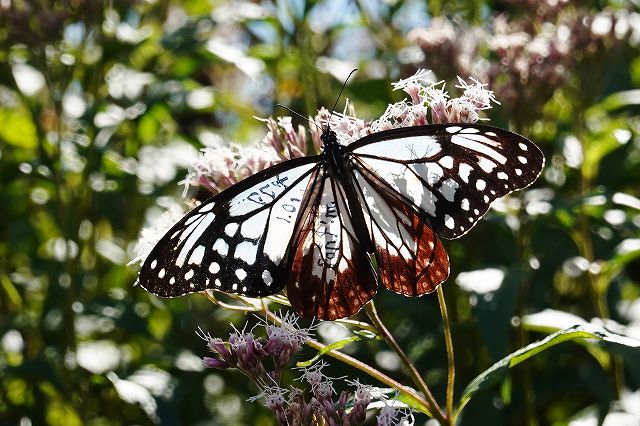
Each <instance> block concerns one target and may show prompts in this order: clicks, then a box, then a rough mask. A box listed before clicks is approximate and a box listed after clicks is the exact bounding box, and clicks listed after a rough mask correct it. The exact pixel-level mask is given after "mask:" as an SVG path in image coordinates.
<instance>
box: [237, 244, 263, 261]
mask: <svg viewBox="0 0 640 426" xmlns="http://www.w3.org/2000/svg"><path fill="white" fill-rule="evenodd" d="M257 255H258V246H255V245H253V244H252V243H250V242H249V241H243V242H241V243H240V244H238V245H237V246H236V250H235V251H234V253H233V257H235V258H236V259H242V260H244V261H245V263H247V264H248V265H253V264H254V263H255V262H256V257H257Z"/></svg>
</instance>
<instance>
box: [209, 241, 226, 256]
mask: <svg viewBox="0 0 640 426" xmlns="http://www.w3.org/2000/svg"><path fill="white" fill-rule="evenodd" d="M212 249H214V250H215V251H217V252H218V253H220V254H221V255H223V256H226V255H227V254H228V253H229V244H227V242H226V241H225V240H223V239H222V238H218V239H217V240H216V242H215V243H214V244H213V247H212Z"/></svg>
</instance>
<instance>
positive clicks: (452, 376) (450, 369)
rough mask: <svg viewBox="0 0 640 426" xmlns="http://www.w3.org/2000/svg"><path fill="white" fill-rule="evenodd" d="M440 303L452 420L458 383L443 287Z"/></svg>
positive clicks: (449, 416)
mask: <svg viewBox="0 0 640 426" xmlns="http://www.w3.org/2000/svg"><path fill="white" fill-rule="evenodd" d="M437 291H438V303H439V304H440V315H441V316H442V326H443V327H444V342H445V346H446V347H447V404H446V405H447V417H448V418H451V414H452V413H453V392H454V385H455V381H456V363H455V357H454V354H453V339H452V337H451V322H450V321H449V313H448V312H447V302H446V300H445V298H444V290H443V289H442V286H441V285H439V286H438V289H437Z"/></svg>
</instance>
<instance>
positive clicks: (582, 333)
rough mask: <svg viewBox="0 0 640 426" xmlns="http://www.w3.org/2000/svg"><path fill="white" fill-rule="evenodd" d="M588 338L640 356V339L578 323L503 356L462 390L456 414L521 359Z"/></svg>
mask: <svg viewBox="0 0 640 426" xmlns="http://www.w3.org/2000/svg"><path fill="white" fill-rule="evenodd" d="M585 338H594V339H599V340H602V341H606V342H610V343H614V344H617V345H622V346H625V347H628V348H633V350H634V351H635V352H637V355H638V356H640V341H639V340H635V339H631V338H628V337H624V336H620V335H617V334H613V333H611V332H609V331H607V330H605V329H603V328H601V327H596V326H593V325H591V324H582V325H576V326H573V327H570V328H567V329H564V330H561V331H558V332H556V333H553V334H551V335H549V336H547V337H546V338H544V339H542V340H539V341H537V342H534V343H531V344H530V345H527V346H525V347H524V348H522V349H519V350H517V351H516V352H514V353H512V354H510V355H508V356H506V357H504V358H502V359H501V360H500V361H498V362H496V363H495V364H493V365H492V366H491V367H490V368H489V369H487V370H485V371H484V372H482V373H481V374H480V375H479V376H477V377H476V378H475V379H473V380H472V381H471V383H469V384H468V385H467V387H466V388H465V390H464V391H463V392H462V396H461V397H460V402H459V404H458V407H457V409H456V417H457V416H459V415H460V414H461V413H462V410H463V409H464V407H465V406H466V405H467V403H468V402H469V401H470V400H471V398H472V397H473V396H474V395H475V394H476V393H477V392H480V391H482V390H486V389H488V388H490V387H492V386H494V385H495V384H496V383H498V382H499V381H500V380H502V379H503V378H504V377H505V376H506V375H507V373H508V371H509V369H510V368H512V367H515V366H516V365H518V364H520V363H521V362H523V361H526V360H527V359H529V358H531V357H532V356H534V355H537V354H538V353H540V352H542V351H544V350H546V349H549V348H550V347H553V346H555V345H557V344H559V343H562V342H566V341H568V340H575V339H585Z"/></svg>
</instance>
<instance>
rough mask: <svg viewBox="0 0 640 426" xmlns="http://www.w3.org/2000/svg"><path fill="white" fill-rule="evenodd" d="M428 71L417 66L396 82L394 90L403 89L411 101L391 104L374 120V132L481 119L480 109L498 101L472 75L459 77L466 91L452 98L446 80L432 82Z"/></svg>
mask: <svg viewBox="0 0 640 426" xmlns="http://www.w3.org/2000/svg"><path fill="white" fill-rule="evenodd" d="M428 76H429V72H428V71H425V70H418V71H417V72H416V73H415V74H414V75H413V76H411V77H409V78H406V79H404V80H400V81H399V82H397V83H395V84H394V85H393V88H394V90H404V91H405V92H406V93H407V94H408V95H409V96H410V101H401V102H396V103H395V104H392V105H389V106H388V107H387V110H386V111H385V113H384V114H383V115H382V117H380V118H379V119H378V120H375V121H374V122H372V123H371V125H370V127H371V130H372V132H374V133H375V132H380V131H383V130H387V129H392V128H396V127H409V126H422V125H426V124H442V123H475V122H477V121H478V120H480V111H482V110H485V109H489V108H491V103H492V102H493V103H497V101H496V99H495V96H494V95H493V92H492V91H490V90H488V89H486V87H485V86H486V85H484V84H482V83H480V82H479V81H478V80H475V79H471V83H467V82H465V81H464V80H463V79H462V78H460V77H458V82H459V85H458V86H456V87H458V88H460V89H463V94H462V96H460V97H457V98H450V97H449V94H448V93H447V92H446V91H445V90H444V82H438V83H432V82H430V81H429V80H428Z"/></svg>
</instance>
